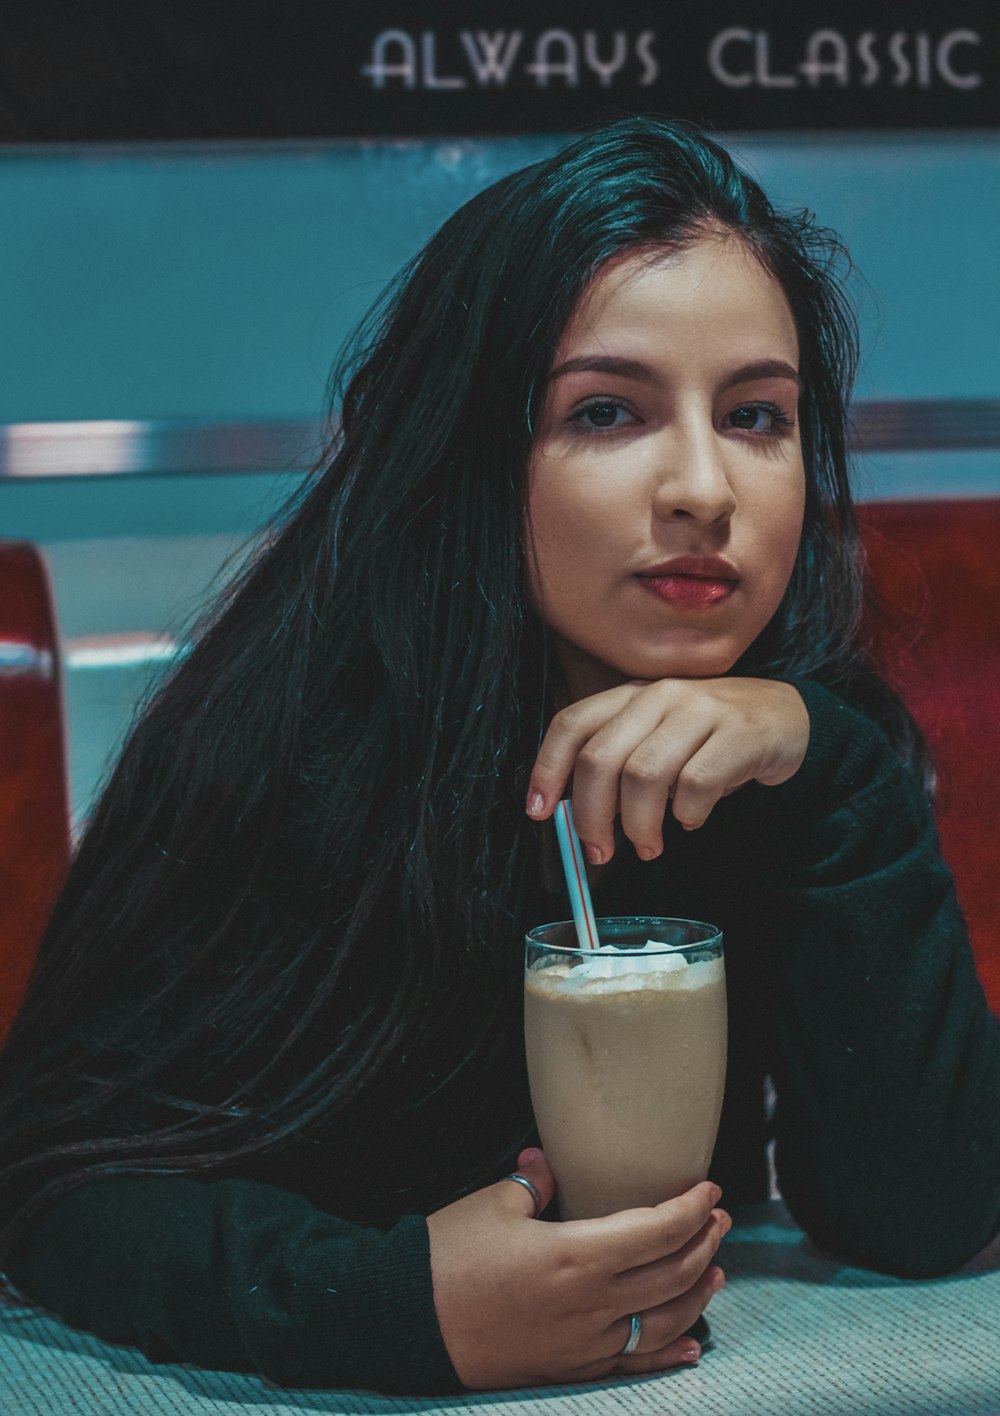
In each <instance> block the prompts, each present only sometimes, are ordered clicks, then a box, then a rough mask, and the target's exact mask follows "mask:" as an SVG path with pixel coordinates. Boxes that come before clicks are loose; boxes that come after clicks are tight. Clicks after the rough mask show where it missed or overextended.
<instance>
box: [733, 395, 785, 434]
mask: <svg viewBox="0 0 1000 1416" xmlns="http://www.w3.org/2000/svg"><path fill="white" fill-rule="evenodd" d="M727 420H728V423H729V426H730V427H733V428H738V429H739V430H740V431H741V432H745V433H763V434H764V435H765V436H772V437H773V436H780V434H781V432H782V430H783V429H784V428H791V427H793V426H794V419H792V418H789V416H788V414H787V413H783V412H782V411H781V409H780V408H779V407H778V406H777V404H775V403H741V404H740V406H739V407H738V408H734V409H733V411H732V412H731V413H729V414H727Z"/></svg>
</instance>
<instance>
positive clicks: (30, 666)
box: [0, 639, 53, 679]
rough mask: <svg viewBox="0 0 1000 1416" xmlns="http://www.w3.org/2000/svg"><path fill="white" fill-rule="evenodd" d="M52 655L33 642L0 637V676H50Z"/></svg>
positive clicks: (46, 677)
mask: <svg viewBox="0 0 1000 1416" xmlns="http://www.w3.org/2000/svg"><path fill="white" fill-rule="evenodd" d="M52 671H53V662H52V655H51V653H50V652H49V651H48V649H36V648H35V646H34V645H33V644H24V643H18V642H16V641H15V640H12V639H0V678H21V677H28V678H43V679H50V678H51V677H52Z"/></svg>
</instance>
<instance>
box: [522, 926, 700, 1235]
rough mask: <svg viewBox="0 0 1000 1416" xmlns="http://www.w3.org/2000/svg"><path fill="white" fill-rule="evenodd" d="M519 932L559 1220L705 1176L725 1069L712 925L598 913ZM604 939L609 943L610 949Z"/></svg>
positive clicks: (531, 1057)
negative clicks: (586, 924)
mask: <svg viewBox="0 0 1000 1416" xmlns="http://www.w3.org/2000/svg"><path fill="white" fill-rule="evenodd" d="M597 930H598V938H599V942H600V945H601V948H600V949H599V950H593V949H580V948H578V947H577V937H576V931H575V929H574V927H573V924H572V923H571V922H568V921H563V922H562V923H559V924H543V925H539V927H538V928H537V929H532V930H530V931H529V933H528V934H527V936H526V938H525V976H524V984H525V988H524V1032H525V1046H526V1049H527V1056H528V1079H529V1082H530V1085H531V1100H532V1105H533V1107H534V1111H535V1121H536V1122H537V1125H538V1132H539V1135H540V1137H541V1141H542V1145H543V1146H544V1148H545V1153H546V1156H547V1157H548V1160H549V1163H550V1165H551V1166H552V1171H553V1174H554V1175H555V1177H556V1187H557V1193H558V1198H559V1211H560V1214H561V1215H562V1217H563V1219H590V1218H595V1217H597V1216H599V1215H605V1214H614V1213H615V1212H616V1211H618V1210H622V1209H630V1208H632V1207H633V1206H635V1205H655V1204H660V1203H661V1202H662V1201H663V1200H667V1199H673V1198H674V1197H675V1196H676V1195H679V1194H682V1193H683V1191H685V1190H688V1189H690V1187H691V1186H692V1185H694V1184H697V1182H698V1181H699V1180H704V1179H705V1178H706V1177H707V1175H708V1167H709V1163H710V1161H711V1158H712V1150H713V1148H714V1146H715V1137H716V1133H717V1131H718V1128H719V1116H720V1113H721V1110H722V1093H723V1087H724V1084H725V1076H726V976H725V965H724V963H723V955H722V934H721V932H720V931H719V930H718V929H717V928H716V927H715V926H714V925H711V924H703V923H701V922H700V921H698V920H688V919H663V918H657V917H646V916H634V915H633V916H628V917H624V918H615V919H599V920H598V921H597ZM608 946H610V947H608Z"/></svg>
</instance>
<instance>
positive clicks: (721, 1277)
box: [712, 1269, 726, 1293]
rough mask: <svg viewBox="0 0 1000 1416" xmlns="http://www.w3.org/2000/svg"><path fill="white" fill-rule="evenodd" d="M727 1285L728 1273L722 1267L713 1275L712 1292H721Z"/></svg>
mask: <svg viewBox="0 0 1000 1416" xmlns="http://www.w3.org/2000/svg"><path fill="white" fill-rule="evenodd" d="M725 1286H726V1275H725V1274H724V1273H723V1272H722V1270H721V1269H718V1270H717V1271H716V1272H715V1273H714V1274H713V1275H712V1292H713V1293H721V1292H722V1290H723V1289H724V1288H725Z"/></svg>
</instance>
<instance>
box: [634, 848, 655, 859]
mask: <svg viewBox="0 0 1000 1416" xmlns="http://www.w3.org/2000/svg"><path fill="white" fill-rule="evenodd" d="M636 855H637V856H638V857H639V859H640V860H652V859H653V857H654V856H655V855H656V851H655V849H654V848H653V847H652V846H637V847H636Z"/></svg>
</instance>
